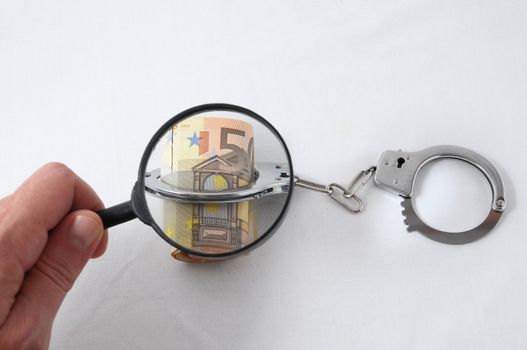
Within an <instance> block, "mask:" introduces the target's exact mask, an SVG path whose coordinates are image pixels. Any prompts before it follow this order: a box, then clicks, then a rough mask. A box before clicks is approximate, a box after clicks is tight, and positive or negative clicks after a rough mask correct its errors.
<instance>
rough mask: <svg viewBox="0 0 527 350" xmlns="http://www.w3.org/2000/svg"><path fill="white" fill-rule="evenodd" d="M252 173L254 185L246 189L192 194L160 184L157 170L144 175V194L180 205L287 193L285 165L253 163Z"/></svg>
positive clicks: (239, 199)
mask: <svg viewBox="0 0 527 350" xmlns="http://www.w3.org/2000/svg"><path fill="white" fill-rule="evenodd" d="M255 170H256V171H255V181H254V183H253V184H252V186H250V187H244V188H239V189H235V190H232V189H230V190H227V191H221V192H196V191H193V190H185V189H181V188H178V187H175V186H172V185H170V184H168V183H166V182H164V181H163V180H162V177H161V170H160V169H159V168H157V169H154V170H152V171H150V172H147V173H146V174H145V190H146V191H147V192H148V193H150V194H152V195H154V196H156V197H159V198H163V199H168V200H172V201H176V202H180V203H236V202H241V201H245V200H250V199H258V198H261V197H264V196H269V195H276V194H286V193H288V192H289V186H290V183H291V179H290V174H289V167H288V166H287V165H286V164H277V163H263V162H262V163H256V164H255Z"/></svg>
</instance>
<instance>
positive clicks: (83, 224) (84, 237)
mask: <svg viewBox="0 0 527 350" xmlns="http://www.w3.org/2000/svg"><path fill="white" fill-rule="evenodd" d="M102 233H103V229H102V227H101V225H100V224H99V223H97V222H96V221H95V220H94V219H92V218H90V217H88V216H82V215H79V216H77V217H75V219H74V220H73V223H72V224H71V226H70V230H69V232H68V239H69V240H70V241H71V242H72V243H73V244H75V245H76V246H77V247H79V248H81V249H86V248H88V247H90V246H91V245H92V244H93V242H95V241H96V240H97V239H98V238H99V237H100V236H101V235H102Z"/></svg>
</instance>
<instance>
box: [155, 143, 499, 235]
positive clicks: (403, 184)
mask: <svg viewBox="0 0 527 350" xmlns="http://www.w3.org/2000/svg"><path fill="white" fill-rule="evenodd" d="M443 158H452V159H459V160H463V161H465V162H468V163H469V164H471V165H473V166H475V167H476V168H477V169H479V170H480V171H481V172H482V173H483V175H485V177H486V178H487V180H488V181H489V183H490V186H491V189H492V203H491V208H490V211H489V214H488V216H487V218H486V219H485V220H484V221H483V222H482V223H481V224H480V225H478V226H476V227H474V228H473V229H470V230H467V231H464V232H444V231H440V230H438V229H435V228H433V227H430V226H428V225H427V224H426V223H424V222H423V221H422V220H421V219H420V218H419V216H418V215H417V213H416V211H415V209H414V207H413V204H412V199H411V198H412V194H413V193H414V187H415V180H416V177H417V175H418V174H419V171H420V170H421V169H422V167H423V166H425V165H426V164H428V163H429V162H431V161H433V160H437V159H443ZM282 167H283V165H282V164H273V163H256V164H255V168H256V173H255V174H256V175H255V181H254V184H253V185H252V186H251V187H250V188H246V189H242V190H233V191H228V192H208V193H206V192H193V191H185V190H182V189H178V188H174V187H172V186H170V185H168V184H166V183H164V182H162V181H161V180H160V174H159V170H158V169H156V170H154V171H152V172H150V173H147V174H146V178H145V188H146V190H147V191H148V192H150V193H151V194H153V195H155V196H158V197H162V198H165V199H170V200H174V201H177V202H184V203H185V202H186V203H215V202H219V203H229V202H238V201H243V200H247V199H258V198H261V197H264V196H270V195H275V194H280V193H286V192H288V190H289V184H290V180H289V174H287V172H284V171H283V170H282ZM284 168H286V167H284ZM372 178H373V182H374V184H375V185H377V186H378V187H380V188H383V189H386V190H388V191H390V192H393V193H395V194H397V195H399V196H401V197H403V201H402V203H401V205H402V207H403V211H402V214H403V216H404V217H405V219H404V223H405V224H406V225H407V230H408V231H409V232H412V231H417V232H420V233H421V234H422V235H424V236H425V237H428V238H430V239H432V240H434V241H438V242H441V243H447V244H465V243H470V242H473V241H475V240H477V239H479V238H481V237H482V236H484V235H485V234H486V233H488V232H489V231H490V230H491V229H492V228H493V227H494V226H495V225H496V223H497V222H498V220H499V219H500V217H501V214H502V213H503V211H504V210H505V190H504V185H503V181H502V180H501V177H500V175H499V173H498V171H497V170H496V168H495V167H494V166H493V165H492V164H491V163H490V162H489V161H488V160H487V159H486V158H485V157H483V156H481V155H480V154H478V153H476V152H474V151H471V150H469V149H467V148H464V147H460V146H445V145H443V146H433V147H429V148H426V149H424V150H421V151H418V152H406V151H402V150H398V151H386V152H384V153H383V154H382V155H381V158H380V160H379V162H378V165H377V166H372V167H370V168H368V169H366V170H363V171H361V172H360V173H359V174H358V175H357V176H356V177H355V179H354V180H353V181H352V183H351V184H350V185H349V186H348V187H345V186H341V185H339V184H336V183H330V184H328V185H321V184H318V183H315V182H311V181H307V180H304V179H301V178H299V177H297V176H295V179H294V184H295V185H296V186H299V187H303V188H307V189H311V190H315V191H318V192H323V193H327V194H328V195H329V196H330V197H331V198H332V199H334V200H335V201H336V202H338V203H339V204H340V205H342V206H343V207H345V208H346V209H347V210H349V211H350V212H352V213H358V212H361V211H362V210H363V208H364V206H363V202H362V200H361V199H360V198H359V197H358V193H359V192H360V190H361V189H362V187H363V186H364V185H365V184H366V183H367V182H368V181H369V180H370V179H372Z"/></svg>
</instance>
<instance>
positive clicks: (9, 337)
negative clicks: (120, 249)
mask: <svg viewBox="0 0 527 350" xmlns="http://www.w3.org/2000/svg"><path fill="white" fill-rule="evenodd" d="M100 209H103V204H102V202H101V200H100V199H99V197H98V196H97V194H95V192H94V191H93V190H92V189H91V188H90V187H89V186H88V185H87V184H86V183H85V182H84V181H83V180H82V179H80V178H79V177H78V176H77V175H75V173H73V172H72V171H71V170H70V169H68V168H67V167H66V166H64V165H62V164H58V163H50V164H47V165H45V166H44V167H42V168H40V169H39V170H38V171H36V172H35V173H34V174H33V175H32V176H31V177H30V178H29V179H27V180H26V181H25V182H24V183H23V184H22V185H21V186H20V187H19V188H18V189H17V190H16V192H15V193H13V194H12V195H10V196H8V197H6V198H4V199H2V200H0V349H42V348H47V347H48V344H49V337H50V334H51V325H52V323H53V319H54V318H55V315H56V313H57V311H58V309H59V307H60V305H61V303H62V301H63V300H64V297H65V296H66V293H67V292H68V291H69V290H70V289H71V287H72V286H73V283H74V282H75V280H76V278H77V277H78V275H79V273H80V272H81V271H82V269H83V267H84V265H85V264H86V263H87V262H88V260H89V259H90V258H96V257H99V256H100V255H102V254H103V253H104V251H105V250H106V245H107V242H108V236H107V233H106V232H105V231H104V228H103V225H102V222H101V219H100V218H99V216H97V214H95V213H94V211H97V210H100Z"/></svg>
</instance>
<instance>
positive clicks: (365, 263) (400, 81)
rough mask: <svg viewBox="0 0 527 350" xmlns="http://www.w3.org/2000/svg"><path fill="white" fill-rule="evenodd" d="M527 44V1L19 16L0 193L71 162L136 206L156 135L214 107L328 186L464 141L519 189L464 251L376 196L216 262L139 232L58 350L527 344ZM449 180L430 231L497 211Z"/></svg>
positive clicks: (122, 240) (72, 305)
mask: <svg viewBox="0 0 527 350" xmlns="http://www.w3.org/2000/svg"><path fill="white" fill-rule="evenodd" d="M526 44H527V3H526V2H524V1H421V0H415V1H413V0H402V1H344V0H343V1H326V2H323V1H310V2H306V1H304V2H302V3H300V2H289V1H265V2H260V3H256V2H252V3H249V2H246V1H236V2H232V1H221V2H217V1H189V2H183V1H156V2H152V1H86V2H77V1H47V2H38V1H16V2H14V1H10V2H8V1H2V2H0V119H1V124H0V147H1V148H0V149H1V151H0V161H1V164H2V182H1V186H0V195H2V196H3V195H6V194H8V193H10V192H11V191H13V190H14V188H16V186H17V185H18V184H20V182H21V181H22V180H23V179H24V178H25V177H27V176H28V175H29V174H30V173H31V172H32V171H33V170H34V169H35V168H37V167H38V166H40V165H41V164H43V163H45V162H47V161H52V160H54V161H61V162H64V163H66V164H68V165H69V166H70V167H71V168H72V169H73V170H75V171H76V172H77V173H78V174H79V175H81V176H82V177H83V178H85V179H86V180H87V181H88V182H89V183H90V184H91V185H92V186H93V187H94V188H95V189H96V190H97V192H98V193H99V194H100V195H101V197H102V198H103V200H104V201H105V203H106V204H107V205H112V204H117V203H119V202H121V201H124V200H126V199H128V198H129V195H130V190H131V187H132V184H133V183H134V181H135V176H136V171H137V166H138V164H139V158H140V156H141V154H142V152H143V150H144V147H145V146H146V143H147V141H148V140H149V138H150V137H151V135H152V134H153V133H154V131H155V130H157V128H158V127H159V126H160V125H161V123H163V122H164V121H165V120H166V119H168V118H169V117H171V116H172V115H174V114H176V113H178V112H180V111H181V110H183V109H186V108H188V107H191V106H193V105H196V104H201V103H206V102H229V103H235V104H239V105H242V106H245V107H248V108H251V109H253V110H255V111H256V112H257V113H259V114H261V115H263V116H264V117H266V118H267V119H268V120H269V121H271V122H272V123H273V124H274V125H275V126H276V128H277V129H278V130H280V132H281V133H282V135H283V136H284V138H285V139H286V141H287V143H288V145H289V147H290V151H291V153H292V156H293V160H294V165H295V167H296V170H297V172H298V173H299V174H302V175H305V176H307V177H308V178H310V179H315V180H320V181H322V182H331V181H336V182H340V183H343V184H345V183H348V182H349V181H350V180H351V178H352V177H353V176H354V175H355V173H356V172H357V171H358V170H359V169H362V168H364V167H367V166H369V165H371V164H374V163H375V162H376V161H377V159H378V157H379V156H380V154H381V152H382V151H384V150H386V149H397V148H403V149H407V150H419V149H421V148H424V147H427V146H431V145H435V144H445V143H446V144H459V145H464V146H466V147H469V148H472V149H474V150H476V151H478V152H480V153H482V154H483V155H485V156H487V157H488V158H489V159H490V160H492V161H493V162H494V163H495V165H496V166H497V168H498V169H499V170H500V172H501V173H502V176H503V177H504V180H505V182H506V186H507V190H508V204H509V208H508V210H507V213H506V215H505V216H504V217H503V219H502V221H501V222H500V224H499V225H498V227H497V228H496V229H495V230H494V231H493V232H492V233H491V234H490V235H489V236H488V237H486V238H484V239H483V240H481V241H478V242H476V243H473V244H470V245H465V246H446V245H442V244H438V243H435V242H432V241H429V240H427V239H425V238H424V237H422V236H420V235H419V234H416V233H407V232H406V231H405V227H404V224H403V222H402V217H401V215H400V207H399V199H398V198H396V197H395V196H393V195H391V194H389V193H386V192H383V191H382V190H379V189H377V188H374V187H372V186H368V187H367V188H366V190H365V193H364V197H365V202H366V206H367V207H366V210H365V212H364V213H362V214H361V215H356V216H354V215H351V214H347V213H346V212H345V211H344V210H343V209H342V208H340V207H338V206H337V205H336V204H334V203H333V202H332V201H331V200H330V199H329V198H326V197H324V196H323V195H322V194H319V193H314V192H313V193H310V192H308V191H305V190H302V189H297V190H296V193H295V196H294V198H293V201H292V206H291V208H290V211H289V214H288V216H287V217H286V219H285V221H284V223H283V225H282V227H281V228H280V230H279V231H278V232H277V234H276V235H275V236H274V237H273V238H272V239H271V240H269V241H268V243H266V244H264V245H263V246H262V247H261V248H259V249H257V250H256V251H254V252H253V253H252V254H251V255H250V256H248V257H242V258H239V259H235V260H232V261H228V262H223V263H218V264H207V265H188V264H183V263H178V262H174V261H173V260H172V259H171V257H170V256H169V252H170V250H171V249H170V247H169V246H168V245H166V243H165V242H163V241H162V240H161V239H159V238H158V237H157V235H156V234H155V233H154V232H153V231H152V230H151V229H149V228H148V227H146V226H144V225H143V224H141V223H140V222H138V221H135V222H130V223H127V224H125V225H122V226H119V227H116V228H114V229H112V230H111V232H110V242H109V248H108V251H107V253H106V254H105V255H104V256H103V257H102V258H100V259H97V260H95V261H92V262H91V263H90V264H89V265H88V266H87V268H86V270H85V271H84V272H83V274H82V276H81V277H80V278H79V280H78V282H77V284H76V285H75V287H74V288H73V290H72V291H71V292H70V294H69V295H68V297H67V299H66V301H65V303H64V305H63V307H62V309H61V311H60V312H59V314H58V316H57V319H56V322H55V327H54V329H53V334H52V340H51V348H52V349H169V348H170V349H290V348H297V349H318V348H328V347H331V348H336V349H344V348H346V349H349V348H353V349H386V348H390V349H423V348H426V349H525V348H526V347H527V302H526V301H525V295H527V280H526V278H527V254H526V253H525V246H526V244H527V236H526V235H525V227H524V226H525V217H524V216H523V215H522V214H523V213H524V211H525V209H526V207H525V203H524V202H522V199H523V198H525V193H526V188H525V187H526V185H525V179H526V178H527V167H526V165H525V158H526V157H525V150H526V146H527V142H526V139H525V126H526V123H525V121H524V120H525V118H526V114H527V88H526V86H527V65H526V64H525V62H527V48H526ZM432 169H436V170H437V171H430V170H432ZM430 170H427V171H426V173H425V174H426V179H424V180H423V181H422V185H423V189H422V193H423V194H424V193H425V192H426V194H427V195H430V197H428V196H422V197H423V198H422V199H421V196H420V197H419V198H420V199H419V201H418V202H419V207H420V208H421V210H422V212H423V213H424V212H426V213H428V214H429V215H431V216H433V217H430V218H429V220H431V221H434V222H435V223H437V224H438V225H445V226H449V225H450V226H452V225H454V226H455V225H470V224H471V223H472V222H474V220H475V221H477V220H478V218H481V215H484V212H485V210H487V203H488V202H487V201H488V198H489V190H488V189H487V185H486V183H485V181H484V180H483V179H482V177H481V176H480V175H478V174H477V172H475V171H474V170H473V169H472V168H470V167H468V166H466V165H464V164H458V162H455V161H451V162H444V163H437V165H434V166H433V167H432V168H431V169H430ZM452 179H455V180H456V182H455V183H452V182H453V181H452ZM474 180H475V181H474ZM447 185H448V186H447ZM37 196H38V195H37ZM450 196H454V197H453V198H452V197H450ZM37 198H38V197H37ZM482 203H483V204H482ZM464 205H471V206H472V207H469V208H468V209H467V208H465V207H464ZM434 213H435V214H434ZM482 213H483V214H482Z"/></svg>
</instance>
